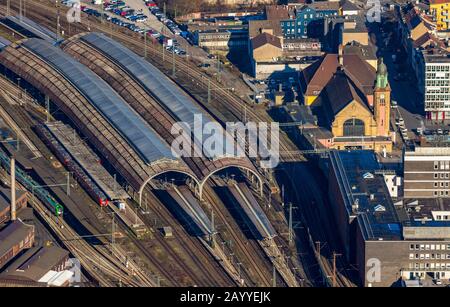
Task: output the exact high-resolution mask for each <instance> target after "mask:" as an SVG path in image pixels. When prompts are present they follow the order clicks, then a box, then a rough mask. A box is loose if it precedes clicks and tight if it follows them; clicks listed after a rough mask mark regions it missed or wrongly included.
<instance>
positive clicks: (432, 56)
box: [423, 52, 450, 121]
mask: <svg viewBox="0 0 450 307" xmlns="http://www.w3.org/2000/svg"><path fill="white" fill-rule="evenodd" d="M423 57H424V65H425V67H424V70H425V71H424V78H425V82H424V85H425V91H424V92H425V112H426V116H427V119H430V120H436V121H438V120H446V119H447V120H448V119H450V57H449V56H448V54H447V53H443V52H441V53H436V52H430V53H428V52H424V53H423Z"/></svg>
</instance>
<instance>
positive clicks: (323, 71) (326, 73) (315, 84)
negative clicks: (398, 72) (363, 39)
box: [303, 54, 376, 96]
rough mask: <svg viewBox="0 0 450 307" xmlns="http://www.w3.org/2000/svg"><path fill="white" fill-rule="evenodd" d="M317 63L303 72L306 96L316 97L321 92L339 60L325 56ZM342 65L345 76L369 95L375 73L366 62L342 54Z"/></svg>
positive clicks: (353, 55) (329, 55)
mask: <svg viewBox="0 0 450 307" xmlns="http://www.w3.org/2000/svg"><path fill="white" fill-rule="evenodd" d="M319 61H320V65H317V63H315V64H312V65H311V66H310V67H308V68H307V69H305V70H304V71H303V77H304V79H305V80H304V81H305V82H306V84H307V90H306V95H308V96H311V95H313V96H317V93H314V92H320V91H322V90H323V89H324V88H325V86H326V85H327V83H328V82H329V81H330V79H331V77H332V76H333V75H334V73H335V72H336V71H337V69H338V66H339V60H338V55H337V54H327V55H325V56H324V58H322V59H321V60H319ZM343 64H344V68H345V71H346V74H347V75H348V76H349V77H350V78H351V79H352V81H353V82H354V83H355V84H356V86H357V87H359V88H360V89H361V90H362V91H363V92H364V93H366V94H369V93H370V92H371V91H372V89H373V85H374V83H375V78H376V71H375V69H374V68H373V67H372V66H370V65H369V64H368V63H367V62H366V61H364V60H362V59H361V58H360V57H359V56H358V55H357V54H344V55H343Z"/></svg>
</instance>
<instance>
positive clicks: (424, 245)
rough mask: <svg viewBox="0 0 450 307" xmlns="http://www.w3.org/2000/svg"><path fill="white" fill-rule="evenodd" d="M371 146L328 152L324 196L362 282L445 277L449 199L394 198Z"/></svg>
mask: <svg viewBox="0 0 450 307" xmlns="http://www.w3.org/2000/svg"><path fill="white" fill-rule="evenodd" d="M384 173H385V170H384V169H383V166H382V165H381V164H380V163H379V162H378V161H377V157H376V155H375V154H374V153H373V151H333V152H331V153H330V176H329V199H330V203H331V205H332V212H333V214H334V217H335V221H336V223H337V231H338V234H339V237H340V239H341V243H342V251H341V252H342V254H343V256H344V257H346V259H347V260H348V261H349V262H350V264H351V265H353V266H355V268H356V269H357V271H358V274H359V282H360V285H361V286H366V287H380V286H382V287H388V286H392V285H395V284H398V283H399V282H400V281H401V280H411V279H415V280H420V281H421V282H425V281H428V282H431V280H432V279H441V280H442V282H443V283H448V280H449V278H450V202H449V201H447V200H441V201H437V200H434V199H433V200H429V199H426V200H425V199H424V200H415V199H406V198H405V199H397V200H396V201H395V203H394V201H393V200H392V198H391V196H390V194H389V191H388V189H387V185H386V178H385V176H384Z"/></svg>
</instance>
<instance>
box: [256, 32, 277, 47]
mask: <svg viewBox="0 0 450 307" xmlns="http://www.w3.org/2000/svg"><path fill="white" fill-rule="evenodd" d="M267 44H269V45H272V46H275V47H277V48H279V49H281V48H282V46H281V40H280V39H279V38H278V37H276V36H274V35H270V34H268V33H262V34H259V35H258V36H256V37H254V38H253V39H252V47H253V50H255V49H258V48H260V47H262V46H264V45H267Z"/></svg>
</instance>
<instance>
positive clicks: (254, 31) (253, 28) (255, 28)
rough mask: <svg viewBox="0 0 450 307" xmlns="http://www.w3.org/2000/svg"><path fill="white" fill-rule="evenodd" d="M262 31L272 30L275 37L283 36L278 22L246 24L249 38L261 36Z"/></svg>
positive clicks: (267, 21)
mask: <svg viewBox="0 0 450 307" xmlns="http://www.w3.org/2000/svg"><path fill="white" fill-rule="evenodd" d="M263 29H272V30H273V35H275V36H282V35H283V32H282V31H281V24H280V21H279V20H251V21H249V23H248V33H249V37H250V38H253V37H255V36H258V35H259V34H261V31H262V30H263Z"/></svg>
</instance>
